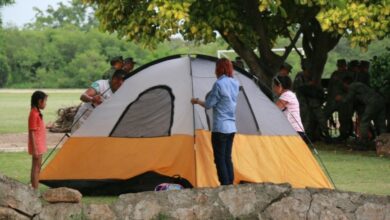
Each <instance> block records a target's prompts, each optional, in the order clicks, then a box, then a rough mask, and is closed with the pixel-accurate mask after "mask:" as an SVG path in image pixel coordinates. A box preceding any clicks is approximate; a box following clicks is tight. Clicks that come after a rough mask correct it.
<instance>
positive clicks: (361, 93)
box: [343, 82, 386, 140]
mask: <svg viewBox="0 0 390 220" xmlns="http://www.w3.org/2000/svg"><path fill="white" fill-rule="evenodd" d="M351 101H358V102H359V103H362V104H363V105H364V111H363V113H362V117H361V122H360V126H359V128H360V133H361V138H362V140H366V139H368V130H369V128H370V122H371V120H373V121H374V123H375V126H376V128H377V129H378V131H379V132H380V133H385V132H386V124H385V102H384V100H383V98H382V97H381V96H380V95H379V94H377V93H376V92H375V91H374V90H373V89H371V88H369V87H368V86H367V85H365V84H363V83H361V82H353V83H351V84H350V85H349V88H348V93H347V95H346V96H345V97H344V99H343V102H351Z"/></svg>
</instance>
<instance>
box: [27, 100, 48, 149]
mask: <svg viewBox="0 0 390 220" xmlns="http://www.w3.org/2000/svg"><path fill="white" fill-rule="evenodd" d="M28 130H29V132H30V131H31V132H34V137H35V146H36V148H37V149H36V151H37V153H38V155H41V154H43V153H45V152H46V151H47V147H46V127H45V123H44V122H43V119H42V118H41V117H40V116H39V111H38V109H36V108H31V111H30V116H29V117H28ZM28 153H29V154H33V143H32V140H31V137H30V135H29V136H28Z"/></svg>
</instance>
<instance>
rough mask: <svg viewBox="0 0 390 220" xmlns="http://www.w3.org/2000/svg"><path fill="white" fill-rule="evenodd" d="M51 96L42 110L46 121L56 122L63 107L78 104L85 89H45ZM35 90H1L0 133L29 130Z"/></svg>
mask: <svg viewBox="0 0 390 220" xmlns="http://www.w3.org/2000/svg"><path fill="white" fill-rule="evenodd" d="M43 91H44V92H46V93H47V94H48V95H49V97H48V100H47V105H46V108H45V110H44V111H43V112H42V114H43V116H44V120H45V122H46V123H49V122H51V121H52V122H54V121H55V119H56V116H57V110H58V109H59V108H61V107H68V106H72V105H78V104H79V103H80V99H79V97H80V94H81V93H82V92H83V90H50V89H45V90H43ZM33 92H34V90H0V105H1V108H0V121H1V123H0V134H4V133H20V132H27V120H28V114H29V112H30V99H31V94H32V93H33Z"/></svg>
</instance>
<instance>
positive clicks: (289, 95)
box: [272, 76, 308, 143]
mask: <svg viewBox="0 0 390 220" xmlns="http://www.w3.org/2000/svg"><path fill="white" fill-rule="evenodd" d="M291 85H292V81H291V79H290V77H289V76H277V77H275V78H274V80H273V87H272V89H273V91H274V93H275V94H276V95H277V96H278V97H279V99H278V100H277V101H276V105H277V106H278V107H279V109H280V110H282V111H283V113H284V114H285V116H286V117H287V120H288V121H289V122H290V124H291V126H292V127H293V128H294V129H295V131H297V132H298V134H299V135H300V136H301V137H302V139H303V140H304V141H305V142H306V143H308V139H307V138H306V135H305V130H304V128H303V125H302V121H301V115H300V110H299V102H298V99H297V96H296V95H295V93H293V92H292V91H291V90H290V89H291Z"/></svg>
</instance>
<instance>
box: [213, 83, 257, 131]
mask: <svg viewBox="0 0 390 220" xmlns="http://www.w3.org/2000/svg"><path fill="white" fill-rule="evenodd" d="M208 95H209V94H207V96H208ZM206 115H207V123H208V125H209V128H210V130H212V126H213V125H212V121H213V111H212V109H207V110H206ZM236 126H237V133H240V134H260V133H261V132H260V129H259V125H258V124H257V120H256V118H255V116H254V114H253V110H252V108H251V106H250V103H249V101H248V98H247V96H246V94H245V91H244V88H243V87H242V86H241V87H240V91H239V93H238V98H237V108H236Z"/></svg>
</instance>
